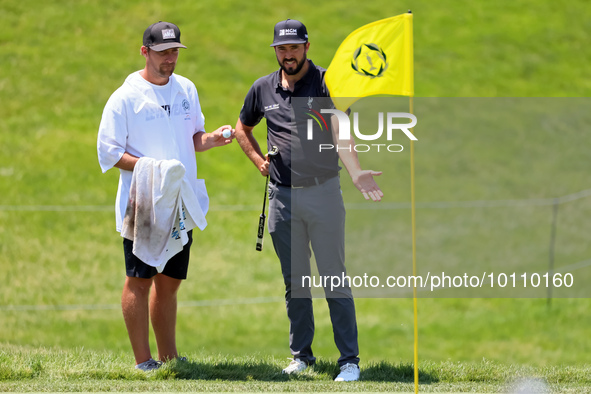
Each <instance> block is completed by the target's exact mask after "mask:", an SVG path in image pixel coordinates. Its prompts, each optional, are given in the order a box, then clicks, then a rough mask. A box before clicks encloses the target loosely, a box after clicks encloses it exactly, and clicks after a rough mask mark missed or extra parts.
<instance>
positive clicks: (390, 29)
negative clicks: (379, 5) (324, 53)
mask: <svg viewBox="0 0 591 394" xmlns="http://www.w3.org/2000/svg"><path fill="white" fill-rule="evenodd" d="M325 81H326V86H327V88H328V90H329V91H330V95H331V96H332V97H333V100H334V102H335V105H336V107H337V108H338V109H340V110H342V111H344V110H346V109H347V108H349V107H350V106H351V105H352V104H353V103H354V102H355V101H357V99H358V98H360V97H366V96H374V95H380V94H387V95H399V96H413V95H414V75H413V39H412V14H411V13H410V12H409V13H406V14H402V15H397V16H393V17H391V18H386V19H382V20H379V21H376V22H373V23H370V24H368V25H365V26H363V27H360V28H359V29H357V30H355V31H354V32H353V33H351V34H349V36H348V37H347V38H346V39H345V40H344V41H343V42H342V43H341V45H340V46H339V49H338V50H337V52H336V53H335V55H334V58H333V59H332V61H331V63H330V66H329V67H328V69H327V71H326V76H325Z"/></svg>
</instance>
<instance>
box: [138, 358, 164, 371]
mask: <svg viewBox="0 0 591 394" xmlns="http://www.w3.org/2000/svg"><path fill="white" fill-rule="evenodd" d="M161 365H162V361H156V360H154V359H153V358H151V359H149V360H148V361H144V362H143V363H140V364H138V365H136V366H135V369H139V370H140V371H144V372H149V371H153V370H155V369H158V368H160V366H161Z"/></svg>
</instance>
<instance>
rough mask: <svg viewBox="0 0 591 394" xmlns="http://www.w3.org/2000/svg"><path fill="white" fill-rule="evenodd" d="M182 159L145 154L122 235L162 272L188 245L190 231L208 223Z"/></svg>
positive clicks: (134, 179) (137, 169) (138, 167)
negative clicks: (165, 158) (186, 175)
mask: <svg viewBox="0 0 591 394" xmlns="http://www.w3.org/2000/svg"><path fill="white" fill-rule="evenodd" d="M184 176H185V167H184V166H183V164H182V163H181V162H180V161H178V160H155V159H152V158H148V157H142V158H140V159H139V160H138V162H137V163H136V165H135V168H134V171H133V176H132V179H131V188H130V192H129V201H128V204H127V210H126V212H125V217H124V218H123V227H122V229H121V236H122V237H125V238H127V239H130V240H132V241H133V254H134V255H136V256H137V257H138V258H139V259H140V260H141V261H143V262H144V263H146V264H148V265H151V266H153V267H156V268H157V270H158V272H162V270H163V269H164V267H165V265H166V263H167V262H168V260H169V259H170V258H171V257H173V256H174V255H176V254H177V253H179V252H180V251H181V250H182V249H183V246H184V245H186V244H187V242H188V240H189V238H188V236H187V232H188V231H189V230H192V229H193V228H195V227H199V228H200V229H201V230H203V229H204V228H205V227H206V226H207V221H206V220H205V214H204V212H203V210H202V208H201V205H200V204H199V201H198V200H197V197H196V196H195V193H194V192H193V189H192V188H191V185H190V184H189V182H188V181H187V179H185V177H184Z"/></svg>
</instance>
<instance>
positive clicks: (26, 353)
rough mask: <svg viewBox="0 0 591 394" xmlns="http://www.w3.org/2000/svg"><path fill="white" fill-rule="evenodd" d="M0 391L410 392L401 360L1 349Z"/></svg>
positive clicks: (510, 368)
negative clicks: (291, 367) (301, 362)
mask: <svg viewBox="0 0 591 394" xmlns="http://www.w3.org/2000/svg"><path fill="white" fill-rule="evenodd" d="M0 361H2V364H1V365H0V390H2V391H23V390H24V391H406V392H411V391H413V390H414V383H413V367H412V365H411V364H408V363H406V364H405V363H400V364H393V363H389V362H378V363H370V364H368V365H366V366H365V367H363V368H362V371H361V379H360V381H359V382H355V383H344V384H343V383H338V382H333V381H332V380H333V379H334V376H336V374H337V372H338V367H337V365H336V363H334V362H332V363H331V362H325V361H319V362H318V363H317V364H316V365H315V366H314V367H313V368H310V369H308V370H307V371H305V372H304V373H303V374H301V375H297V376H287V375H283V374H281V369H282V368H283V366H284V364H285V363H284V362H283V361H281V360H277V359H275V358H272V357H269V356H267V355H263V354H254V355H251V356H243V357H235V356H225V355H222V354H213V355H212V354H211V353H209V354H201V353H195V354H190V355H189V358H188V361H187V362H178V361H174V362H170V363H167V364H165V365H164V367H162V368H161V369H159V370H158V371H155V372H152V373H147V374H146V373H143V372H140V371H137V370H134V369H133V368H131V367H130V365H129V357H128V356H126V355H124V354H121V353H114V352H107V351H102V352H97V351H87V350H85V349H81V348H78V349H73V350H70V351H63V350H55V349H46V348H27V347H19V348H15V347H10V346H9V347H4V346H3V347H2V348H1V350H0ZM590 368H591V367H589V366H578V367H566V368H562V367H544V368H534V367H523V366H518V365H511V364H499V363H495V362H492V361H489V360H481V361H479V362H474V363H470V364H466V363H457V362H451V361H447V362H438V363H434V362H425V363H423V364H422V365H421V368H420V376H421V378H420V381H419V384H420V391H424V392H450V391H453V392H464V391H473V390H475V389H476V390H478V392H499V391H504V390H507V389H509V390H510V389H511V388H512V387H517V386H518V385H523V384H525V382H530V384H543V385H544V387H546V388H550V389H552V390H553V391H554V392H585V391H584V390H585V387H586V385H588V384H590V383H591V380H590V378H589V372H590Z"/></svg>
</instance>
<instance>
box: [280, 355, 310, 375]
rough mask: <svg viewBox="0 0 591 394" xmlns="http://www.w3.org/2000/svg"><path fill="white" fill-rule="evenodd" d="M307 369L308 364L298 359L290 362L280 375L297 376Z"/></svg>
mask: <svg viewBox="0 0 591 394" xmlns="http://www.w3.org/2000/svg"><path fill="white" fill-rule="evenodd" d="M306 368H308V364H306V363H305V362H303V361H301V360H300V359H299V358H296V359H293V360H291V362H290V363H289V365H288V366H287V367H286V368H284V369H283V371H281V373H285V374H288V375H291V374H298V373H300V372H302V371H304V370H305V369H306Z"/></svg>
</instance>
